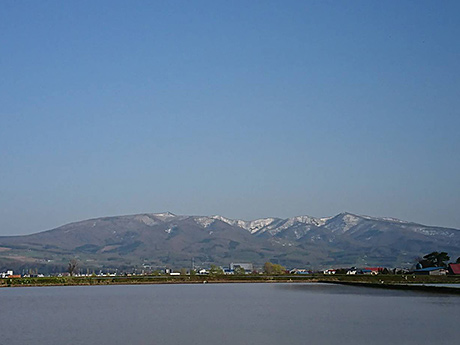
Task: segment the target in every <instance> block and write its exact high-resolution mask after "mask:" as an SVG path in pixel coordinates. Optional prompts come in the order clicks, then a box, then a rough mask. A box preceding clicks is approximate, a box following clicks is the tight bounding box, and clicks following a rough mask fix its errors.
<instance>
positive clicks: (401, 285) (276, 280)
mask: <svg viewBox="0 0 460 345" xmlns="http://www.w3.org/2000/svg"><path fill="white" fill-rule="evenodd" d="M406 278H407V277H405V276H380V277H379V276H372V277H371V276H358V277H357V276H355V277H350V276H335V277H334V276H330V277H329V276H241V277H222V276H214V277H213V276H180V277H170V276H131V277H123V276H120V277H44V278H6V279H1V280H0V288H8V287H12V288H13V287H46V286H54V287H57V286H108V285H157V284H181V285H182V284H194V285H195V284H247V283H266V284H267V283H268V284H281V283H283V284H286V283H322V284H339V285H348V286H359V287H367V288H377V289H392V290H411V291H421V292H430V293H442V294H455V295H458V294H460V277H455V276H453V277H450V276H444V277H441V278H439V277H417V278H413V279H412V280H410V281H408V279H406ZM424 284H458V286H459V287H458V288H457V287H448V286H433V285H424Z"/></svg>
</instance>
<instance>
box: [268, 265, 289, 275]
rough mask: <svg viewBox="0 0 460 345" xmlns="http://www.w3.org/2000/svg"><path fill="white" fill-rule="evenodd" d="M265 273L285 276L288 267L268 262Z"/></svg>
mask: <svg viewBox="0 0 460 345" xmlns="http://www.w3.org/2000/svg"><path fill="white" fill-rule="evenodd" d="M264 273H265V274H270V275H278V274H285V273H286V267H284V266H281V265H278V264H272V263H271V262H266V263H265V264H264Z"/></svg>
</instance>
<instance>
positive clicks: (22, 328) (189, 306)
mask: <svg viewBox="0 0 460 345" xmlns="http://www.w3.org/2000/svg"><path fill="white" fill-rule="evenodd" d="M459 339H460V297H458V296H449V295H442V296H441V295H433V294H427V293H421V292H409V291H407V292H406V291H390V290H376V289H367V288H362V287H351V286H338V285H320V284H220V285H218V284H215V285H213V284H206V285H143V286H133V285H131V286H93V287H40V288H5V289H0V344H2V345H7V344H8V345H16V344H18V345H19V344H20V345H27V344H33V345H42V344H43V345H44V344H47V345H50V344H51V345H53V344H56V345H58V344H59V345H61V344H62V345H63V344H85V345H88V344H114V345H117V344H123V345H125V344H167V345H169V344H175V345H176V344H187V345H188V344H197V345H198V344H199V345H208V344H217V345H227V344H232V345H234V344H248V345H249V344H251V345H258V344H264V345H270V344H405V345H406V344H417V345H423V344H458V343H459V341H460V340H459Z"/></svg>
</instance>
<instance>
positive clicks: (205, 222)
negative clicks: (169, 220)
mask: <svg viewBox="0 0 460 345" xmlns="http://www.w3.org/2000/svg"><path fill="white" fill-rule="evenodd" d="M194 220H195V223H197V224H198V225H200V226H202V227H203V228H207V227H208V226H210V225H211V224H212V223H214V222H215V221H216V220H215V219H213V218H210V217H198V218H195V219H194Z"/></svg>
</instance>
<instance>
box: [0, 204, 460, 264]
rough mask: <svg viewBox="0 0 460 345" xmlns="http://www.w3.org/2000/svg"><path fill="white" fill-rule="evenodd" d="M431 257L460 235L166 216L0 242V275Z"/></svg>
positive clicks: (320, 221)
mask: <svg viewBox="0 0 460 345" xmlns="http://www.w3.org/2000/svg"><path fill="white" fill-rule="evenodd" d="M432 251H445V252H448V253H449V254H450V255H451V258H452V259H455V258H457V257H458V256H460V230H458V229H451V228H442V227H433V226H425V225H421V224H416V223H411V222H406V221H402V220H398V219H394V218H375V217H369V216H359V215H355V214H351V213H340V214H338V215H336V216H333V217H326V218H315V217H310V216H298V217H293V218H287V219H281V218H263V219H257V220H253V221H244V220H238V219H229V218H225V217H222V216H218V215H216V216H186V215H175V214H173V213H170V212H165V213H145V214H137V215H126V216H115V217H103V218H96V219H90V220H84V221H80V222H75V223H70V224H67V225H64V226H61V227H58V228H56V229H52V230H48V231H43V232H39V233H35V234H31V235H24V236H2V237H0V271H1V270H2V269H3V270H5V269H9V268H13V269H16V270H28V269H38V270H40V271H44V272H59V271H63V270H65V267H66V266H67V263H68V262H69V260H70V259H72V258H77V259H78V261H79V266H80V267H81V268H82V269H85V268H86V269H88V270H106V271H107V270H115V269H118V270H121V271H132V270H137V271H139V270H155V269H159V268H165V267H171V268H181V267H187V268H188V267H190V266H191V263H192V261H193V263H194V265H195V266H196V267H208V266H209V265H210V264H217V265H224V266H228V265H229V263H231V262H251V263H253V264H254V265H255V266H262V265H263V264H264V263H265V262H267V261H270V262H272V263H278V264H281V265H283V266H286V267H289V268H293V267H302V268H311V269H319V268H327V267H334V268H338V267H348V266H357V267H364V266H374V265H378V266H383V267H396V266H405V267H407V266H411V265H413V264H414V263H415V261H416V258H417V257H420V256H423V255H424V254H427V253H429V252H432Z"/></svg>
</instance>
